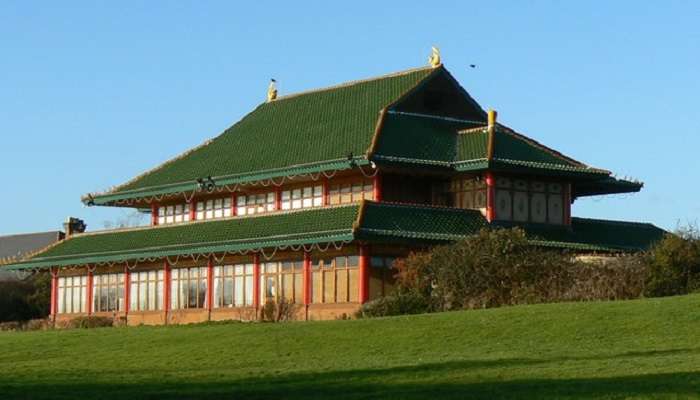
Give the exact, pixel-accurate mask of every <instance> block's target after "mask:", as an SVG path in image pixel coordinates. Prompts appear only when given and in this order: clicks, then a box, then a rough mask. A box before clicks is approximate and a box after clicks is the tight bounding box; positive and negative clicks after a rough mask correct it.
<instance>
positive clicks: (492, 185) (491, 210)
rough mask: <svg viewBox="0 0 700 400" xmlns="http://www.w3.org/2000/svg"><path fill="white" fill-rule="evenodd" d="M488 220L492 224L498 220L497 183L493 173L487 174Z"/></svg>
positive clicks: (488, 172)
mask: <svg viewBox="0 0 700 400" xmlns="http://www.w3.org/2000/svg"><path fill="white" fill-rule="evenodd" d="M485 176H486V220H487V221H489V222H491V221H493V220H494V219H496V181H495V178H494V177H493V173H492V172H490V171H487V172H486V174H485Z"/></svg>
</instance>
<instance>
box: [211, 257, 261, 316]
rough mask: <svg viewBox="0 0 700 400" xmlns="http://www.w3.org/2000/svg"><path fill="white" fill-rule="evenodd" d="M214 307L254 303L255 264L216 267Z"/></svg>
mask: <svg viewBox="0 0 700 400" xmlns="http://www.w3.org/2000/svg"><path fill="white" fill-rule="evenodd" d="M213 302H214V308H231V307H242V306H251V305H253V264H235V265H223V266H215V267H214V300H213Z"/></svg>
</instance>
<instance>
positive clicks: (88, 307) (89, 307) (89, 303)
mask: <svg viewBox="0 0 700 400" xmlns="http://www.w3.org/2000/svg"><path fill="white" fill-rule="evenodd" d="M93 279H94V275H93V273H92V271H90V267H89V266H88V267H87V288H86V289H85V290H86V291H87V293H85V302H86V304H85V311H87V313H88V315H91V314H92V313H93V312H94V310H93V308H94V307H93V295H94V294H93V289H92V287H93V284H94V282H93Z"/></svg>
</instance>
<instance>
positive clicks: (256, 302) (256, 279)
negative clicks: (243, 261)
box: [253, 254, 260, 309]
mask: <svg viewBox="0 0 700 400" xmlns="http://www.w3.org/2000/svg"><path fill="white" fill-rule="evenodd" d="M253 307H255V308H256V309H257V308H258V307H260V255H259V254H254V255H253Z"/></svg>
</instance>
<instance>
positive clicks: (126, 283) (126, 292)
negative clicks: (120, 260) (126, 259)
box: [123, 265, 131, 316]
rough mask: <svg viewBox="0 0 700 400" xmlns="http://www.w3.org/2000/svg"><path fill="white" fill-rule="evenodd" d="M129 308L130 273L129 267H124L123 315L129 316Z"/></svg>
mask: <svg viewBox="0 0 700 400" xmlns="http://www.w3.org/2000/svg"><path fill="white" fill-rule="evenodd" d="M130 307H131V271H129V267H127V266H126V265H125V266H124V310H123V311H124V315H125V316H126V315H128V314H129V308H130Z"/></svg>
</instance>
